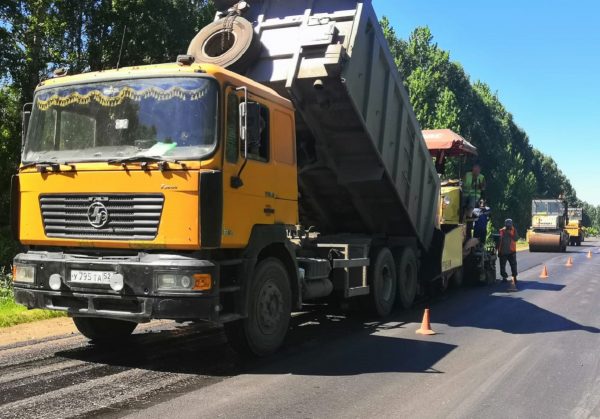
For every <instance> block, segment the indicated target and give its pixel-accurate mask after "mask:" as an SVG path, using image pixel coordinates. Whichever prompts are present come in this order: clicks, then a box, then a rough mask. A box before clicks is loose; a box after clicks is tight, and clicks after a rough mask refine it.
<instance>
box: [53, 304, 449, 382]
mask: <svg viewBox="0 0 600 419" xmlns="http://www.w3.org/2000/svg"><path fill="white" fill-rule="evenodd" d="M417 316H419V313H416V312H415V311H407V312H401V313H398V314H396V315H394V316H393V317H392V318H391V319H387V320H386V323H385V324H382V323H379V322H375V321H373V320H372V319H370V318H367V317H365V316H361V315H354V314H351V315H346V314H343V313H332V311H331V310H328V311H324V310H322V309H317V310H314V311H312V312H308V313H304V314H302V315H300V316H297V317H295V318H294V319H293V320H292V325H291V329H290V332H289V334H288V339H287V340H286V343H285V345H284V347H283V348H282V350H281V351H280V352H279V353H277V354H275V355H273V356H270V357H267V358H265V359H259V360H246V359H242V358H240V357H239V356H238V355H237V354H235V353H234V352H233V351H232V350H231V349H230V347H229V345H228V344H227V340H226V337H225V336H224V333H223V332H222V330H221V329H218V328H209V327H207V326H202V325H194V324H191V325H190V324H184V325H179V326H177V327H176V328H174V329H172V330H162V331H154V332H151V333H142V334H137V335H133V336H132V337H131V339H129V340H127V341H123V342H120V343H119V344H118V345H112V346H109V347H107V346H97V345H92V344H90V345H88V346H84V347H81V348H76V349H71V350H64V351H60V352H57V353H56V356H58V357H62V358H68V359H75V360H79V361H84V362H89V363H97V364H107V365H110V366H111V368H112V369H114V372H115V373H116V372H121V371H123V370H126V369H134V368H136V369H144V370H151V371H161V372H170V373H182V374H191V375H201V376H213V377H214V376H218V377H229V376H232V375H237V374H240V373H242V372H250V373H260V374H264V373H269V374H270V373H273V374H279V373H281V374H298V375H324V376H327V375H336V376H344V375H358V374H369V373H385V372H406V373H415V372H422V373H440V372H439V371H436V370H434V369H433V368H432V366H433V365H435V364H436V363H437V362H438V361H439V360H440V359H442V358H443V357H445V356H446V355H447V354H448V353H450V352H451V351H452V350H453V349H455V348H456V345H451V344H446V343H439V342H431V341H426V340H419V339H414V340H413V339H405V338H400V337H394V336H384V335H385V334H387V335H391V333H390V332H391V331H392V330H393V329H398V328H403V327H404V325H405V324H406V322H407V321H414V318H415V317H417Z"/></svg>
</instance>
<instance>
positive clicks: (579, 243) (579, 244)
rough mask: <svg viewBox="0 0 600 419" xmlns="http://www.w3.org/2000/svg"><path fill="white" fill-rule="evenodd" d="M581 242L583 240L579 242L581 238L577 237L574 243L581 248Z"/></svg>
mask: <svg viewBox="0 0 600 419" xmlns="http://www.w3.org/2000/svg"><path fill="white" fill-rule="evenodd" d="M582 241H583V240H581V237H577V242H576V244H577V246H581V242H582Z"/></svg>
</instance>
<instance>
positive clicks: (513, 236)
mask: <svg viewBox="0 0 600 419" xmlns="http://www.w3.org/2000/svg"><path fill="white" fill-rule="evenodd" d="M517 239H518V235H517V230H516V229H515V227H514V225H513V220H511V219H510V218H508V219H507V220H506V221H504V227H503V228H501V229H500V242H499V243H498V256H499V257H500V275H501V276H502V282H506V281H507V278H508V274H507V273H506V262H508V263H509V264H510V273H511V274H512V277H513V279H514V280H515V284H516V283H517Z"/></svg>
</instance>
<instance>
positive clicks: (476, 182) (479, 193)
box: [463, 163, 485, 218]
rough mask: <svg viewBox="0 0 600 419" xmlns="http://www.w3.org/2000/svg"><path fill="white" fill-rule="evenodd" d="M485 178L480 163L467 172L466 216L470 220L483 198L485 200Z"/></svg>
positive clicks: (465, 182) (465, 184)
mask: <svg viewBox="0 0 600 419" xmlns="http://www.w3.org/2000/svg"><path fill="white" fill-rule="evenodd" d="M484 192H485V177H484V176H483V175H482V174H481V166H480V165H479V163H475V164H473V168H472V169H471V171H470V172H467V174H466V175H465V178H464V180H463V199H464V201H463V202H464V210H465V212H464V216H465V218H470V217H471V214H472V213H473V210H474V209H475V206H476V205H477V203H478V202H479V200H480V199H481V198H484Z"/></svg>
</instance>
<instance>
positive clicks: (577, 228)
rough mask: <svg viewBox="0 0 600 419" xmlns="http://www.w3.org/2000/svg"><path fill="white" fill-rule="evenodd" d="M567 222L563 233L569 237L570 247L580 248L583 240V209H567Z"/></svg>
mask: <svg viewBox="0 0 600 419" xmlns="http://www.w3.org/2000/svg"><path fill="white" fill-rule="evenodd" d="M568 217H569V221H568V223H567V225H566V227H565V231H566V232H567V234H568V235H569V245H570V246H581V243H583V241H584V240H585V235H584V233H583V208H569V209H568Z"/></svg>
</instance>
